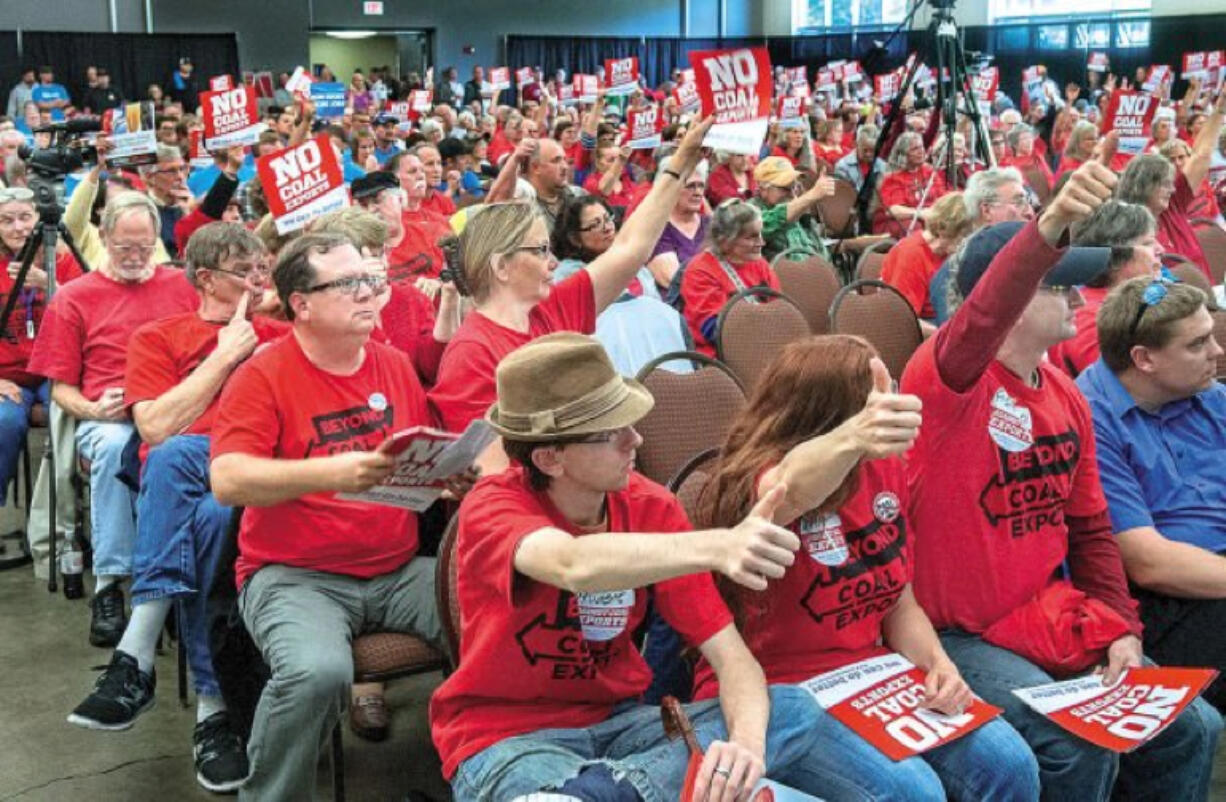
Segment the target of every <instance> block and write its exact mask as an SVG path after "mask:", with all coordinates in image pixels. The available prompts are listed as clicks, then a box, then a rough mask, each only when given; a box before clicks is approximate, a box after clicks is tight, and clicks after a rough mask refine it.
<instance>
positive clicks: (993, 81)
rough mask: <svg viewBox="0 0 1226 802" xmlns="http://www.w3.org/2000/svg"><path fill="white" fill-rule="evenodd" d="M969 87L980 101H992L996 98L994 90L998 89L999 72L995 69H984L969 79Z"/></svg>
mask: <svg viewBox="0 0 1226 802" xmlns="http://www.w3.org/2000/svg"><path fill="white" fill-rule="evenodd" d="M971 87H972V88H973V89H974V90H975V96H976V97H977V98H979V99H980V100H992V99H993V98H995V97H996V90H997V89H999V88H1000V70H999V69H997V68H996V67H984V68H983V70H982V71H980V73H979V74H978V75H976V76H975V77H974V78H972V79H971Z"/></svg>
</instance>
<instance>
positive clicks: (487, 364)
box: [430, 270, 596, 432]
mask: <svg viewBox="0 0 1226 802" xmlns="http://www.w3.org/2000/svg"><path fill="white" fill-rule="evenodd" d="M595 330H596V296H595V294H594V292H593V290H592V277H591V275H590V274H589V273H588V272H587V271H586V270H578V271H576V272H575V274H574V275H573V276H570V277H569V278H567V279H565V280H563V281H561V282H559V283H557V284H555V285H553V290H552V292H550V293H549V297H548V298H546V299H545V300H544V301H542V302H541V303H539V304H537V305H536V307H535V308H534V309H533V310H532V312H531V313H529V315H528V331H527V332H526V333H525V332H521V331H515V330H514V329H508V328H507V327H506V326H503V325H501V324H499V323H495V322H494V321H493V320H490V319H489V318H488V317H486V316H485V315H483V314H481V312H480V311H478V310H474V311H472V312H470V313H469V314H468V317H466V318H464V322H463V323H461V324H460V330H459V331H457V332H456V334H455V336H454V337H452V338H451V342H450V343H448V344H447V349H446V350H445V351H443V361H442V364H440V365H439V369H438V382H437V383H436V384H435V385H434V389H433V390H431V391H430V403H431V404H432V405H433V406H434V410H435V412H436V414H437V415H438V418H439V420H440V421H441V422H442V424H443V428H444V429H446V430H447V431H449V432H462V431H464V428H465V427H466V426H468V424H469V423H471V422H472V421H474V420H476V419H477V418H480V417H482V416H483V415H485V411H486V410H487V409H489V408H490V404H493V403H494V401H495V400H496V399H497V395H498V393H497V387H496V385H495V382H494V372H495V371H496V370H497V368H498V363H499V362H500V361H502V358H503V357H504V356H506V355H507V354H509V353H511V352H512V351H514V350H515V349H516V348H518V347H520V346H521V345H524V344H525V343H529V342H531V341H532V340H535V339H536V338H537V337H543V336H544V335H546V334H551V333H552V332H555V331H578V332H581V333H583V334H591V333H592V332H594V331H595Z"/></svg>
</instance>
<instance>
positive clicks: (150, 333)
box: [123, 312, 290, 434]
mask: <svg viewBox="0 0 1226 802" xmlns="http://www.w3.org/2000/svg"><path fill="white" fill-rule="evenodd" d="M224 325H226V324H225V323H210V322H209V321H207V320H204V319H203V318H201V317H200V314H199V312H183V313H182V314H178V315H173V316H171V317H167V318H163V319H161V320H155V321H154V322H152V323H146V324H145V325H143V326H141V327H140V328H139V329H137V330H136V333H134V334H133V335H132V339H131V340H130V341H129V342H128V361H127V370H126V372H125V373H124V387H123V401H124V404H125V405H126V406H127V407H128V408H129V409H131V408H132V407H133V406H134V405H135V404H137V403H138V402H140V401H154V400H156V399H157V398H158V397H159V396H160V395H162V394H163V393H165V392H167V391H169V390H172V389H173V388H175V387H177V386H178V385H179V383H180V382H182V381H183V380H184V379H186V378H187V377H188V376H189V375H191V373H192V371H194V370H195V369H196V368H197V367H199V366H200V363H201V362H203V361H204V359H205V357H207V356H208V355H209V354H211V353H213V351H214V350H215V349H216V348H217V333H218V332H219V331H221V328H222V326H224ZM251 326H252V328H253V329H255V335H256V337H257V338H258V339H259V341H260V342H262V343H266V342H272V341H273V340H276V339H278V338H280V337H282V336H283V335H285V334H286V333H287V332H288V331H289V330H290V324H288V323H286V322H284V321H280V320H274V319H273V318H270V317H266V316H264V315H258V316H256V317H254V318H252V319H251ZM220 398H221V393H218V394H217V395H215V396H213V400H212V401H211V402H210V403H209V406H208V408H206V409H205V410H204V412H202V413H200V417H198V418H196V419H195V420H194V421H192V422H191V424H190V425H189V426H188V427H187V428H186V429H184V430H183V432H182V434H209V433H211V432H212V431H213V419H214V417H215V416H216V415H217V402H218V400H219V399H220Z"/></svg>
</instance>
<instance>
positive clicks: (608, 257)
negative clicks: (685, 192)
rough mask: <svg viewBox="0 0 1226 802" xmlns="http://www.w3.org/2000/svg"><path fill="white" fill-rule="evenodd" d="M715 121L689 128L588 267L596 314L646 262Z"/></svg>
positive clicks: (699, 156) (612, 299) (614, 297)
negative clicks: (665, 166)
mask: <svg viewBox="0 0 1226 802" xmlns="http://www.w3.org/2000/svg"><path fill="white" fill-rule="evenodd" d="M714 121H715V117H714V116H711V117H708V118H707V119H705V120H703V121H702V122H700V123H698V124H696V125H693V126H691V127H690V130H689V131H687V132H686V134H685V139H683V140H682V142H681V146H680V147H678V148H677V151H676V152H675V153H674V154H673V155H672V157H671V158H670V159H669V168H668V169H667V170H661V171H660V172H659V173H658V174H657V175H656V180H655V183H654V184H653V185H652V187H651V191H650V192H648V193H647V197H645V198H644V199H643V201H642V202H641V203H640V204H639V206H638V208H637V209H635V211H634V213H633V214H631V215H630V217H629V218H627V219H626V222H625V223H623V224H622V229H621V231H619V232H618V233H617V237H616V239H614V240H613V244H612V245H610V246H609V249H608V250H607V251H605V252H604V253H602V254H601V255H600V256H597V257H596V258H595V259H594V260H592V262H591V264H589V265H588V267H587V270H588V273H589V274H590V275H591V277H592V289H593V292H594V294H595V299H596V312H597V313H598V314H599V313H600V312H601V311H603V310H604V309H605V307H607V306H608V305H609V304H611V303H613V302H614V301H616V300H617V298H618V296H620V295H621V293H622V291H623V290H625V288H626V285H627V284H629V283H630V280H631V279H632V278H634V274H635V273H637V272H638V271H639V268H641V267H642V266H643V265H644V264H646V263H647V259H648V258H649V257H650V256H651V250H652V248H654V247H655V245H656V242H657V241H658V240H659V239H660V234H661V232H663V231H664V226H665V225H666V224H667V223H668V213H669V211H670V210H671V209H672V208H673V206H674V205H676V203H677V197H678V196H679V195H680V194H681V187H682V186H683V185H684V184H685V181H686V179H687V178H689V176H690V173H692V172H693V171H694V167H695V166H697V164H698V162H699V160H700V159H701V158H702V140H703V137H705V136H706V135H707V131H708V130H709V129H710V128H711V124H712V123H713V122H714Z"/></svg>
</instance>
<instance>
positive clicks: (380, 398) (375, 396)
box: [366, 393, 387, 412]
mask: <svg viewBox="0 0 1226 802" xmlns="http://www.w3.org/2000/svg"><path fill="white" fill-rule="evenodd" d="M366 404H367V406H369V407H370V408H371V409H373V410H374V411H375V412H382V411H383V410H385V409H387V396H385V395H384V394H383V393H371V394H370V398H368V399H366Z"/></svg>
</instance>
